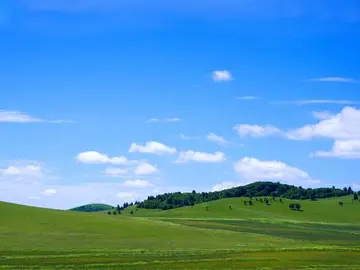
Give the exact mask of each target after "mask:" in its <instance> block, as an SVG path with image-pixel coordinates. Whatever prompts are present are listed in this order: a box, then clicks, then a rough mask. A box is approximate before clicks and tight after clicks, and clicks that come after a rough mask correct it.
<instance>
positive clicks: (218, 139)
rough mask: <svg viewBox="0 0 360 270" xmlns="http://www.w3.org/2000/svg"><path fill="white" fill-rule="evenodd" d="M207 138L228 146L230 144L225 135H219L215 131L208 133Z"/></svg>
mask: <svg viewBox="0 0 360 270" xmlns="http://www.w3.org/2000/svg"><path fill="white" fill-rule="evenodd" d="M206 139H207V140H208V141H211V142H216V143H218V144H220V145H222V146H226V145H229V144H230V142H229V141H227V140H225V139H224V138H223V137H221V136H218V135H216V134H214V133H209V134H208V135H206Z"/></svg>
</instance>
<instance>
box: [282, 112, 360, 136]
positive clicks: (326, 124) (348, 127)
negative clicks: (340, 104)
mask: <svg viewBox="0 0 360 270" xmlns="http://www.w3.org/2000/svg"><path fill="white" fill-rule="evenodd" d="M287 137H288V138H289V139H293V140H309V139H311V138H314V137H325V138H331V139H335V140H351V139H360V110H357V109H356V108H352V107H345V108H344V109H342V111H341V112H340V113H338V114H336V115H333V116H332V117H330V118H327V119H325V120H322V121H320V122H319V123H317V124H314V125H306V126H303V127H301V128H298V129H294V130H291V131H289V132H287Z"/></svg>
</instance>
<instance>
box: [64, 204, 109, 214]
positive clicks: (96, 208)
mask: <svg viewBox="0 0 360 270" xmlns="http://www.w3.org/2000/svg"><path fill="white" fill-rule="evenodd" d="M113 208H114V207H113V206H111V205H108V204H101V203H92V204H86V205H82V206H78V207H74V208H71V209H70V211H76V212H101V211H108V210H111V209H113Z"/></svg>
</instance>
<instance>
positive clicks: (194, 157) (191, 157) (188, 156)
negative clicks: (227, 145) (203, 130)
mask: <svg viewBox="0 0 360 270" xmlns="http://www.w3.org/2000/svg"><path fill="white" fill-rule="evenodd" d="M225 160H226V157H225V154H224V153H222V152H216V153H214V154H211V153H204V152H194V151H187V152H180V154H179V158H178V159H177V161H176V163H186V162H190V161H193V162H203V163H217V162H223V161H225Z"/></svg>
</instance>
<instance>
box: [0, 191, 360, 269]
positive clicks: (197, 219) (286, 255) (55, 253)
mask: <svg viewBox="0 0 360 270" xmlns="http://www.w3.org/2000/svg"><path fill="white" fill-rule="evenodd" d="M245 202H246V204H245ZM339 202H342V206H340V205H339ZM291 205H292V206H293V207H292V208H291V207H290V206H291ZM296 205H299V206H300V207H298V206H296ZM293 208H294V209H295V210H301V211H293V210H292V209H293ZM108 211H109V213H110V214H108ZM359 211H360V202H359V201H356V200H354V194H351V195H348V196H344V197H341V198H337V197H333V198H327V199H318V200H310V199H309V200H294V199H287V198H282V199H280V198H276V197H271V196H259V197H251V198H250V197H240V198H236V197H235V198H224V199H220V200H214V201H209V202H205V203H201V204H196V205H193V206H188V207H181V208H176V209H172V210H166V211H164V210H159V209H143V208H137V205H130V204H128V205H126V207H125V208H124V207H123V206H116V207H114V209H111V210H105V211H102V212H98V213H81V212H74V211H59V210H51V209H42V208H35V207H27V206H22V205H16V204H9V203H2V202H0V215H1V218H0V243H1V244H0V269H2V268H4V269H39V268H40V269H56V268H58V269H216V268H218V269H224V268H226V269H309V268H311V269H322V270H323V269H360V267H359V265H360V215H358V213H359ZM119 212H120V214H119ZM114 213H115V214H114Z"/></svg>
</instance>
